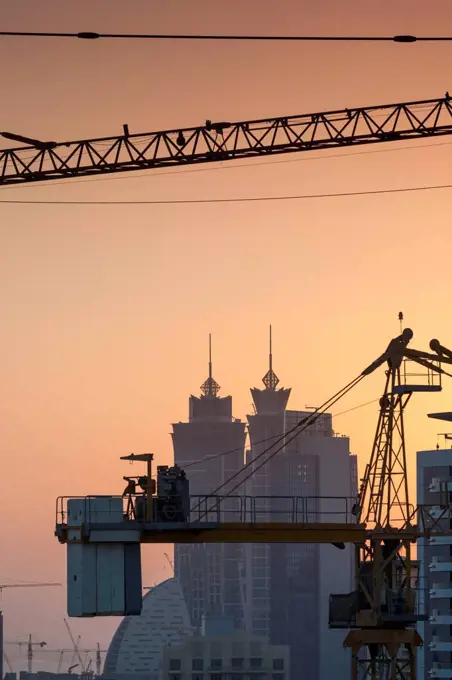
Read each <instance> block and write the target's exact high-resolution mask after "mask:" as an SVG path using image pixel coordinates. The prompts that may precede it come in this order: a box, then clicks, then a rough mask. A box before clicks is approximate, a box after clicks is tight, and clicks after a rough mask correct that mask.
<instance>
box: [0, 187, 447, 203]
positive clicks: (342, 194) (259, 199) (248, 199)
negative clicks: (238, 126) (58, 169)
mask: <svg viewBox="0 0 452 680" xmlns="http://www.w3.org/2000/svg"><path fill="white" fill-rule="evenodd" d="M438 189H452V184H427V185H424V186H417V187H400V188H395V189H370V190H368V191H339V192H333V193H328V194H293V195H289V196H244V197H243V198H240V197H238V196H235V197H232V198H187V199H168V200H155V201H152V200H151V201H146V200H145V201H134V200H132V201H58V200H57V201H35V200H28V199H25V200H9V199H7V200H2V199H0V204H4V205H190V204H191V205H199V204H207V203H263V202H264V203H265V202H275V201H300V200H309V199H322V198H347V197H355V196H380V195H382V194H404V193H415V192H420V191H436V190H438Z"/></svg>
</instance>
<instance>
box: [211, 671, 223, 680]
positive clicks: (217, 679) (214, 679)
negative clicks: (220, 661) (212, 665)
mask: <svg viewBox="0 0 452 680" xmlns="http://www.w3.org/2000/svg"><path fill="white" fill-rule="evenodd" d="M210 680H223V674H222V673H215V674H214V675H211V676H210Z"/></svg>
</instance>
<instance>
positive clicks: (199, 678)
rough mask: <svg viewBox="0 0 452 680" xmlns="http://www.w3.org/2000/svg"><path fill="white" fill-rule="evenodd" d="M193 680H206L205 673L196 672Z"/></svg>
mask: <svg viewBox="0 0 452 680" xmlns="http://www.w3.org/2000/svg"><path fill="white" fill-rule="evenodd" d="M191 680H204V675H203V674H202V673H201V675H199V674H198V673H195V674H194V675H192V676H191Z"/></svg>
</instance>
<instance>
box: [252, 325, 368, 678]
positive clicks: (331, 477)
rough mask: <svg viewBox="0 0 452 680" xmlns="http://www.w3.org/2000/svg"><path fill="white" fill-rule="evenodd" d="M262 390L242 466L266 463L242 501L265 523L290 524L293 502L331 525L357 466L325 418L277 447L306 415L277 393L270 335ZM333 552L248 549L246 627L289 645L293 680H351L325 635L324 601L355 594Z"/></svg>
mask: <svg viewBox="0 0 452 680" xmlns="http://www.w3.org/2000/svg"><path fill="white" fill-rule="evenodd" d="M263 383H264V386H265V389H257V388H253V389H252V390H251V394H252V397H253V401H254V404H255V409H256V413H255V414H253V415H249V416H247V418H248V424H249V435H250V441H251V450H250V451H248V452H247V461H249V462H251V465H252V463H253V461H254V460H256V458H257V457H258V456H259V455H260V454H262V453H263V456H262V458H259V460H258V462H257V464H256V467H258V466H259V465H260V464H261V463H262V462H263V461H265V460H266V459H268V462H267V464H265V465H263V466H262V468H260V469H256V472H255V473H254V475H253V476H252V477H251V478H250V480H249V483H248V489H247V494H249V495H251V496H256V497H257V498H256V499H255V506H256V512H259V515H260V517H261V518H262V520H263V521H264V518H265V519H266V520H267V521H277V522H278V521H279V522H281V521H284V520H286V521H291V508H292V507H293V506H292V502H293V499H297V501H300V500H301V499H303V503H304V505H303V508H304V511H305V512H306V513H307V514H308V515H309V517H310V518H311V519H312V518H315V517H317V516H318V517H319V518H320V519H319V520H318V521H334V520H332V519H331V514H332V512H331V511H333V512H334V511H335V510H336V506H334V508H333V507H331V508H330V507H329V506H328V503H330V501H328V500H327V498H328V497H329V498H331V497H333V496H340V497H344V498H350V497H353V496H355V495H356V488H352V487H355V486H356V484H355V483H354V482H353V483H352V478H353V474H352V472H353V469H354V468H356V459H355V458H353V457H352V456H350V455H349V440H348V439H347V438H345V437H334V436H333V429H332V418H331V415H330V414H324V416H323V417H322V418H320V419H319V420H318V421H317V422H315V423H314V424H313V425H312V426H310V427H309V428H308V430H307V431H306V433H303V434H300V436H298V437H296V438H294V439H292V440H291V438H290V437H289V438H288V439H287V440H286V441H285V442H283V441H282V437H283V434H284V433H285V432H289V431H291V430H292V428H295V427H296V425H297V423H299V422H300V420H301V419H303V418H306V417H309V416H312V412H311V411H292V410H288V409H287V404H288V400H289V396H290V392H291V391H290V389H286V388H283V387H279V386H278V385H279V380H278V377H277V376H276V374H275V372H274V370H273V348H272V334H271V328H270V351H269V367H268V371H267V373H266V375H265V376H264V378H263ZM289 440H290V441H289ZM272 444H275V446H274V447H273V448H271V447H272ZM283 444H284V447H283V448H281V447H282V446H283ZM278 449H280V450H279V451H278V453H277V455H273V456H272V454H274V453H275V451H276V450H278ZM265 497H267V498H265ZM320 497H323V499H324V500H320ZM322 512H324V513H325V514H324V515H322V514H321V513H322ZM322 518H323V519H322ZM338 552H340V551H338V550H337V549H335V548H334V547H333V546H329V545H327V546H319V545H315V544H305V545H302V544H280V545H274V544H259V545H252V546H250V547H248V546H247V547H246V569H247V571H246V593H247V594H246V598H245V599H246V603H247V605H249V607H248V606H247V609H246V616H247V621H248V622H249V625H250V629H251V631H252V632H253V633H257V634H264V635H268V636H269V638H270V642H271V643H272V644H278V645H280V644H281V645H289V646H290V648H291V680H302V679H303V678H309V680H322V679H323V678H329V677H334V678H335V680H345V679H346V678H348V677H350V668H349V666H350V660H349V657H348V656H347V655H346V654H344V652H343V649H342V639H340V638H338V637H337V635H336V633H337V631H329V630H328V623H327V622H328V603H329V595H330V594H331V593H334V592H339V590H338V588H339V586H340V585H343V587H344V588H345V589H347V588H349V590H350V591H351V590H352V588H353V579H352V564H353V562H352V559H351V558H352V555H351V553H350V551H347V550H345V551H342V553H341V554H340V555H338V554H337V553H338Z"/></svg>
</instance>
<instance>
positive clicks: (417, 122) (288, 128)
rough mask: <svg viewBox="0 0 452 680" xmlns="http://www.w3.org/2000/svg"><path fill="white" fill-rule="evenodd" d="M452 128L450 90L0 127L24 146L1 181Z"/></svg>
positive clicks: (1, 157)
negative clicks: (281, 108)
mask: <svg viewBox="0 0 452 680" xmlns="http://www.w3.org/2000/svg"><path fill="white" fill-rule="evenodd" d="M450 134H452V102H451V100H450V97H449V94H448V93H446V95H445V96H444V97H443V98H439V99H425V100H419V101H412V102H404V103H398V104H385V105H382V106H364V107H356V108H344V109H337V110H333V111H324V112H317V113H316V112H314V113H308V114H301V115H293V116H278V117H270V118H262V119H258V120H246V121H239V122H228V121H220V122H212V121H210V120H206V121H205V123H204V124H203V125H201V126H199V127H187V128H175V129H173V130H161V131H157V132H140V133H131V132H130V130H129V126H128V125H124V126H123V132H122V134H121V135H116V136H111V137H98V138H93V139H83V140H78V141H66V142H56V141H48V142H45V141H41V140H37V139H31V138H30V137H25V136H23V135H20V134H16V133H12V132H2V133H0V135H1V136H3V137H4V138H5V139H9V140H11V141H16V142H20V143H21V144H23V146H19V147H16V148H9V149H2V150H0V186H8V185H12V184H22V183H27V182H41V181H46V180H57V179H63V178H66V179H70V178H76V177H86V176H96V175H105V174H111V173H121V172H130V171H133V170H151V169H156V168H171V167H183V166H186V165H193V164H203V163H215V162H225V161H232V160H235V161H238V160H243V159H247V158H256V157H263V156H264V157H267V156H273V155H278V154H287V153H296V152H302V151H314V150H316V149H318V150H321V149H336V148H342V147H350V146H360V145H367V144H376V143H379V142H393V141H403V140H414V139H425V138H426V137H427V138H432V137H440V136H444V135H450Z"/></svg>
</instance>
